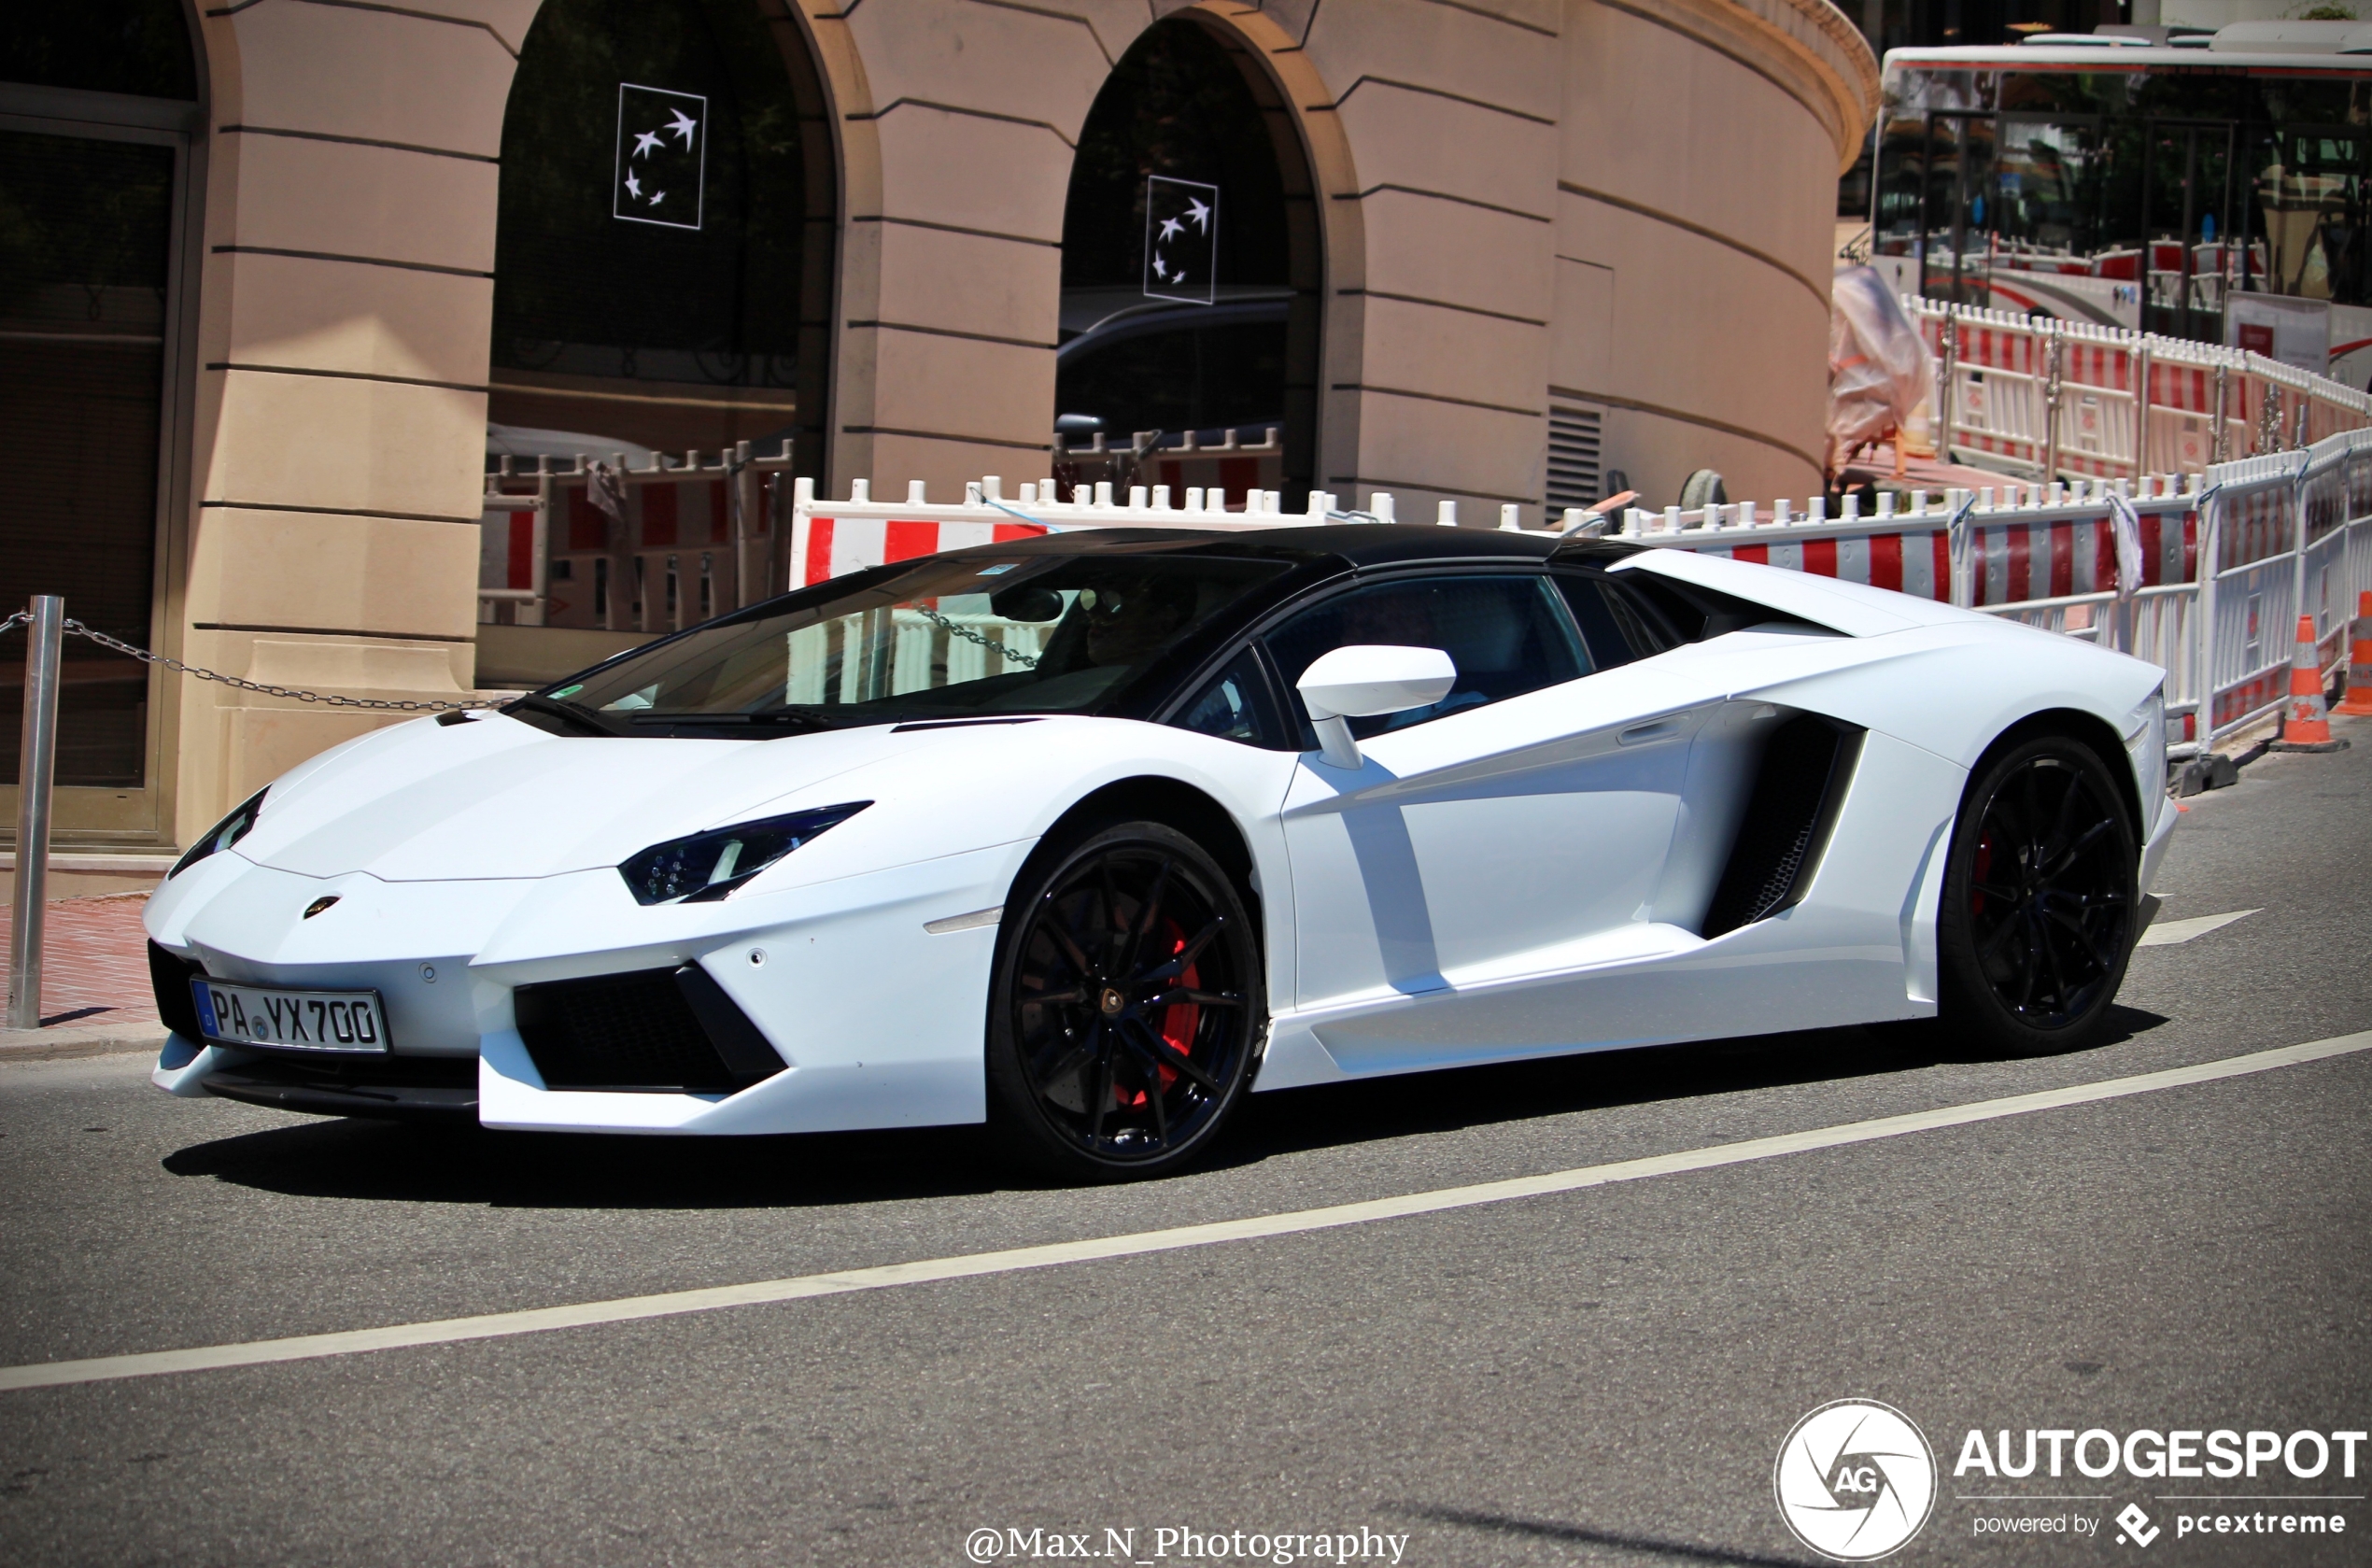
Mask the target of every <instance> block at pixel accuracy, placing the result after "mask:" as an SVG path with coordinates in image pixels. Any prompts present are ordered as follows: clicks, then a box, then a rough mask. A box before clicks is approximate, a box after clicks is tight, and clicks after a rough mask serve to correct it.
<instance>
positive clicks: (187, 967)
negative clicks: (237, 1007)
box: [148, 942, 205, 1045]
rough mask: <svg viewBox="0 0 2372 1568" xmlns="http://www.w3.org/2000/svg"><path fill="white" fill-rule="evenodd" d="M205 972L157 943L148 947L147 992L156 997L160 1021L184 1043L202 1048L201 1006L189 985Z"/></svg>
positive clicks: (152, 943) (203, 1039) (203, 1032)
mask: <svg viewBox="0 0 2372 1568" xmlns="http://www.w3.org/2000/svg"><path fill="white" fill-rule="evenodd" d="M204 973H205V969H204V968H201V967H200V966H198V965H196V964H192V963H191V962H190V960H188V959H187V958H176V957H175V956H174V955H173V954H171V953H169V952H167V951H166V950H165V949H163V948H162V947H159V946H158V945H157V944H156V943H154V942H150V943H149V944H148V988H149V989H150V990H151V991H154V992H155V993H156V996H157V1017H158V1018H159V1019H161V1020H162V1021H163V1024H164V1026H165V1027H166V1028H168V1029H170V1030H172V1031H173V1032H174V1033H175V1034H176V1035H179V1036H180V1037H181V1038H183V1039H185V1040H190V1041H192V1042H194V1043H197V1044H200V1045H203V1044H205V1031H204V1029H203V1028H202V1027H201V1026H200V1025H199V1024H198V1004H197V1001H196V999H195V998H194V997H192V996H191V995H190V982H191V981H192V980H194V979H196V978H197V977H198V976H199V975H202V974H204Z"/></svg>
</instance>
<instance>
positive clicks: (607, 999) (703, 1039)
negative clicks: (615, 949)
mask: <svg viewBox="0 0 2372 1568" xmlns="http://www.w3.org/2000/svg"><path fill="white" fill-rule="evenodd" d="M513 1002H514V1005H515V1008H516V1010H517V1014H518V1024H519V1038H520V1039H522V1040H523V1041H525V1042H526V1045H527V1050H528V1054H529V1056H531V1057H532V1058H534V1061H535V1069H536V1071H537V1072H539V1073H541V1074H543V1075H544V1084H545V1086H546V1087H548V1088H553V1089H613V1090H636V1091H648V1092H660V1093H675V1094H731V1093H733V1092H734V1091H736V1090H739V1089H745V1088H747V1087H749V1085H751V1084H752V1083H755V1082H756V1081H758V1080H759V1079H761V1078H766V1077H768V1076H769V1075H771V1074H773V1073H777V1072H780V1071H782V1070H783V1065H784V1064H783V1060H782V1058H781V1057H780V1056H778V1055H776V1054H775V1053H774V1051H773V1048H772V1047H770V1046H769V1045H767V1044H765V1041H764V1038H763V1037H761V1036H760V1035H759V1034H758V1032H757V1030H756V1027H755V1025H754V1024H751V1023H750V1022H749V1019H748V1017H747V1016H746V1015H744V1014H743V1013H742V1012H741V1010H740V1009H739V1008H737V1007H735V1006H734V1005H733V1002H732V999H731V998H730V997H728V996H726V995H725V993H724V991H723V990H722V989H721V988H719V987H718V986H717V984H716V982H714V981H713V980H711V979H710V978H709V976H708V973H707V971H706V970H703V969H701V968H699V966H698V965H692V964H687V965H685V966H684V967H683V968H676V969H641V970H637V971H635V972H634V973H632V974H622V975H600V976H597V977H595V978H593V979H589V980H565V981H556V982H551V983H549V984H544V985H523V986H521V987H519V989H518V991H517V992H516V993H515V996H514V997H513Z"/></svg>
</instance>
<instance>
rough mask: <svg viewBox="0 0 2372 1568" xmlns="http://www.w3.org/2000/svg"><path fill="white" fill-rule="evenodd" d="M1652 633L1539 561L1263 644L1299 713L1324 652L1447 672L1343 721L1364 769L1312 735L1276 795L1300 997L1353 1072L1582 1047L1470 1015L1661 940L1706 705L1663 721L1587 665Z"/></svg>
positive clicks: (1298, 624)
mask: <svg viewBox="0 0 2372 1568" xmlns="http://www.w3.org/2000/svg"><path fill="white" fill-rule="evenodd" d="M1609 594H1611V595H1612V600H1611V602H1610V601H1609V598H1608V595H1609ZM1575 608H1578V609H1580V610H1581V611H1583V612H1584V614H1582V616H1581V623H1582V628H1583V629H1588V632H1589V635H1588V638H1587V639H1585V638H1584V637H1582V636H1580V635H1577V634H1576V632H1577V628H1576V622H1575V617H1574V613H1573V612H1574V609H1575ZM1592 622H1595V623H1596V624H1595V625H1592V624H1591V623H1592ZM1665 635H1667V636H1668V634H1665ZM1658 639H1659V631H1658V629H1657V628H1656V627H1655V626H1654V625H1653V624H1652V614H1651V613H1649V612H1646V611H1645V607H1644V606H1641V605H1639V604H1637V603H1635V602H1633V601H1632V600H1631V598H1630V597H1629V596H1626V595H1624V594H1623V593H1622V592H1621V591H1620V590H1619V589H1616V588H1611V587H1610V586H1607V585H1603V584H1601V583H1600V582H1598V581H1597V580H1596V579H1594V578H1588V577H1581V576H1570V577H1569V576H1565V575H1563V574H1554V575H1552V574H1551V573H1547V572H1540V571H1536V570H1534V571H1507V570H1499V571H1473V572H1419V573H1412V574H1405V575H1399V576H1391V577H1385V578H1381V579H1378V580H1375V581H1371V582H1368V583H1364V584H1361V585H1359V586H1353V587H1350V588H1348V589H1347V590H1344V591H1342V592H1339V593H1337V594H1336V595H1334V596H1332V597H1330V598H1329V599H1327V600H1323V601H1321V602H1320V603H1319V604H1316V605H1313V606H1311V607H1309V608H1308V609H1306V610H1304V611H1303V612H1301V613H1300V614H1296V615H1294V616H1293V617H1292V618H1291V619H1290V620H1288V621H1287V622H1286V623H1284V624H1283V625H1281V626H1279V627H1278V628H1277V629H1274V630H1273V631H1271V632H1270V633H1268V635H1267V636H1266V638H1265V639H1264V642H1265V645H1266V648H1267V651H1268V653H1269V656H1270V658H1271V659H1272V661H1273V663H1274V665H1275V668H1276V670H1277V672H1278V675H1279V677H1280V678H1281V680H1282V684H1283V685H1284V687H1285V690H1286V692H1287V693H1288V696H1289V700H1292V701H1293V703H1294V706H1295V708H1296V709H1298V706H1299V704H1298V699H1293V698H1292V697H1291V693H1292V686H1293V683H1294V682H1295V681H1297V680H1298V679H1299V678H1300V675H1301V673H1302V671H1304V670H1305V669H1306V668H1307V667H1308V665H1309V663H1310V662H1311V661H1312V660H1314V659H1315V658H1317V657H1319V656H1320V654H1323V653H1326V652H1328V651H1329V650H1331V649H1333V648H1335V647H1340V646H1345V645H1348V644H1354V643H1400V644H1407V645H1415V646H1423V647H1437V648H1441V649H1443V650H1444V651H1446V652H1447V653H1448V655H1449V657H1450V658H1451V660H1452V662H1453V663H1454V664H1455V665H1456V666H1457V669H1458V682H1457V685H1455V686H1454V687H1453V688H1452V689H1451V691H1450V693H1449V695H1448V696H1447V698H1445V699H1443V700H1442V701H1441V702H1439V703H1436V704H1434V705H1433V707H1431V708H1428V709H1422V710H1418V711H1414V712H1411V713H1400V714H1393V715H1388V716H1385V717H1382V718H1374V719H1365V720H1359V721H1354V723H1353V726H1352V729H1353V733H1354V735H1356V736H1357V738H1358V739H1359V742H1360V746H1361V750H1362V763H1363V766H1362V768H1361V769H1360V770H1357V771H1355V772H1354V771H1350V770H1344V769H1339V768H1335V767H1333V766H1331V765H1329V764H1328V763H1327V762H1326V761H1325V760H1324V759H1323V757H1322V756H1320V755H1319V754H1318V752H1317V751H1316V750H1315V744H1316V742H1315V737H1314V736H1306V737H1305V743H1306V745H1307V746H1308V747H1309V748H1311V749H1308V750H1306V751H1305V752H1304V754H1303V755H1302V756H1301V757H1300V759H1299V764H1298V766H1297V767H1296V769H1295V770H1294V774H1293V778H1292V784H1291V786H1290V789H1289V792H1288V794H1287V797H1286V801H1285V806H1284V812H1283V818H1284V827H1285V839H1286V844H1287V849H1288V854H1289V856H1290V859H1291V864H1292V881H1293V903H1294V911H1295V940H1296V943H1297V954H1296V958H1297V962H1296V965H1295V971H1296V975H1297V977H1298V979H1297V995H1296V997H1295V1002H1296V1006H1297V1010H1299V1011H1300V1012H1302V1013H1304V1014H1306V1015H1307V1023H1308V1025H1309V1027H1310V1028H1311V1029H1312V1030H1313V1031H1314V1032H1315V1034H1316V1036H1317V1038H1319V1040H1320V1042H1321V1043H1322V1044H1323V1045H1324V1046H1325V1048H1326V1050H1327V1052H1329V1054H1331V1055H1332V1056H1333V1057H1334V1060H1335V1061H1336V1063H1337V1064H1338V1065H1339V1066H1340V1067H1342V1068H1343V1070H1345V1071H1348V1072H1352V1073H1358V1072H1362V1071H1404V1070H1408V1069H1410V1068H1412V1067H1423V1066H1427V1065H1432V1064H1435V1063H1447V1062H1452V1061H1459V1060H1470V1059H1475V1058H1477V1057H1481V1056H1489V1055H1494V1054H1504V1053H1505V1052H1506V1049H1507V1048H1508V1047H1510V1046H1515V1047H1517V1048H1518V1049H1522V1048H1530V1047H1533V1046H1537V1045H1540V1044H1546V1043H1555V1042H1560V1041H1574V1040H1576V1039H1577V1038H1586V1036H1587V1032H1588V1025H1587V1023H1586V1021H1582V1020H1576V1019H1568V1018H1557V1017H1546V1018H1539V1019H1532V1020H1530V1021H1528V1022H1526V1021H1521V1020H1519V1021H1518V1022H1517V1023H1516V1024H1513V1025H1511V1024H1510V1023H1509V1021H1508V1020H1507V1019H1506V1017H1505V1016H1504V1014H1505V1011H1506V1010H1505V1008H1504V1006H1499V1005H1494V1006H1490V1007H1478V1006H1476V1005H1475V1004H1476V1003H1478V1002H1481V1001H1483V1000H1485V999H1491V998H1496V996H1497V993H1499V992H1501V991H1503V990H1504V988H1505V986H1506V984H1507V982H1516V981H1521V980H1523V979H1524V978H1526V977H1532V976H1539V975H1544V974H1552V973H1556V972H1559V971H1560V970H1565V969H1569V968H1574V967H1575V966H1578V965H1582V964H1587V963H1589V962H1592V961H1593V957H1603V956H1604V955H1606V954H1618V953H1621V952H1625V951H1628V950H1630V949H1632V948H1639V947H1641V946H1642V945H1643V944H1644V945H1645V946H1648V947H1652V946H1653V945H1654V944H1655V943H1656V942H1658V941H1659V940H1662V939H1663V933H1664V932H1668V931H1669V929H1670V928H1668V927H1667V928H1663V931H1660V932H1659V930H1658V929H1656V928H1655V927H1656V925H1657V923H1656V921H1655V919H1654V916H1655V913H1656V908H1655V900H1656V894H1657V887H1658V882H1659V876H1660V873H1661V871H1662V869H1663V867H1664V864H1665V861H1666V858H1667V855H1669V853H1670V850H1671V846H1672V843H1673V834H1674V829H1675V826H1676V824H1677V821H1678V817H1679V814H1680V801H1681V790H1682V784H1683V783H1684V780H1685V778H1686V773H1687V755H1688V747H1689V742H1690V739H1691V737H1692V736H1693V734H1694V733H1695V729H1696V727H1697V726H1698V725H1699V724H1700V723H1701V718H1702V710H1701V708H1700V709H1699V710H1697V711H1690V710H1685V709H1684V710H1682V711H1680V712H1677V713H1674V712H1669V711H1666V709H1665V707H1664V706H1663V705H1662V704H1660V702H1659V698H1658V696H1657V693H1656V689H1655V683H1654V682H1653V680H1652V679H1645V680H1642V679H1631V680H1627V681H1624V680H1618V679H1617V678H1616V677H1612V676H1607V675H1603V674H1600V673H1597V672H1598V671H1605V670H1609V669H1611V668H1613V667H1614V666H1616V665H1619V664H1622V663H1624V662H1627V661H1629V660H1631V659H1632V658H1635V657H1637V656H1638V655H1639V654H1641V653H1652V652H1654V651H1656V650H1657V648H1658V647H1659V645H1660V644H1659V641H1658ZM1643 644H1644V645H1643ZM1293 716H1294V718H1295V719H1296V720H1297V721H1300V722H1302V723H1304V724H1305V725H1306V715H1305V714H1302V713H1299V712H1296V713H1295V714H1294V715H1293ZM1511 1028H1512V1030H1513V1033H1514V1034H1515V1035H1517V1036H1520V1037H1523V1038H1515V1039H1511V1038H1507V1037H1508V1036H1509V1033H1510V1030H1511Z"/></svg>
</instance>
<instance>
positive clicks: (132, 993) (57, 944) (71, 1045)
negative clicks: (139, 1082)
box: [0, 893, 164, 1062]
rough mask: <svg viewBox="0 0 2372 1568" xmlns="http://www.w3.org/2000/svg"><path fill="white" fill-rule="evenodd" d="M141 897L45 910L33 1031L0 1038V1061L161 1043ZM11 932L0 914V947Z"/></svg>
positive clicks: (79, 901)
mask: <svg viewBox="0 0 2372 1568" xmlns="http://www.w3.org/2000/svg"><path fill="white" fill-rule="evenodd" d="M147 903H148V896H147V895H146V894H144V893H135V894H120V895H117V896H115V897H104V898H60V899H57V900H55V901H53V902H51V903H50V904H49V905H48V906H47V910H46V915H45V922H44V929H43V940H42V965H41V1024H42V1026H41V1027H40V1028H38V1029H10V1030H4V1031H0V1061H11V1062H23V1061H42V1060H49V1059H55V1058H58V1057H65V1056H98V1055H105V1054H107V1053H108V1052H118V1051H153V1050H155V1049H156V1048H157V1046H158V1045H160V1044H162V1041H163V1039H164V1025H163V1024H161V1023H159V1022H158V1021H157V1004H156V997H155V996H154V994H153V993H152V992H151V991H150V989H149V985H148V936H147V934H146V933H145V932H143V931H142V930H141V928H140V911H141V910H142V908H143V907H144V906H145V905H146V904H147ZM12 926H13V920H12V917H11V911H8V910H7V909H5V908H0V946H5V944H6V942H7V939H8V936H9V934H10V932H11V928H12Z"/></svg>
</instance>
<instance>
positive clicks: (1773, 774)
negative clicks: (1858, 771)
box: [1704, 713, 1862, 939]
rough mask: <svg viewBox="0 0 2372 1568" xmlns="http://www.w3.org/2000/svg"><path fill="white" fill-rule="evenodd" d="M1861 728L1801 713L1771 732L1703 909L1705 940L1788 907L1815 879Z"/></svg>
mask: <svg viewBox="0 0 2372 1568" xmlns="http://www.w3.org/2000/svg"><path fill="white" fill-rule="evenodd" d="M1861 736H1862V731H1860V730H1858V729H1856V728H1853V727H1849V726H1845V725H1840V724H1835V723H1832V722H1830V721H1829V720H1828V719H1824V718H1818V717H1815V716H1814V715H1813V714H1810V713H1799V714H1797V715H1796V716H1795V717H1794V718H1791V719H1789V720H1788V721H1787V722H1786V723H1785V724H1783V725H1781V726H1780V727H1778V728H1777V729H1776V730H1774V731H1772V736H1771V739H1770V740H1769V741H1768V742H1765V743H1764V745H1763V750H1762V763H1761V766H1760V767H1759V768H1758V770H1756V773H1755V787H1754V794H1753V795H1751V796H1749V797H1748V798H1747V800H1746V814H1745V820H1744V821H1743V822H1742V823H1740V824H1739V825H1738V841H1737V842H1736V843H1734V844H1732V845H1731V846H1730V863H1729V864H1728V865H1727V866H1725V867H1723V868H1722V870H1721V885H1720V886H1718V887H1716V888H1715V889H1714V895H1713V906H1712V907H1711V908H1710V909H1708V910H1707V911H1705V930H1704V934H1705V936H1706V938H1707V939H1712V938H1715V937H1718V936H1721V935H1723V934H1724V933H1726V932H1730V931H1734V930H1736V929H1737V928H1738V927H1739V926H1741V925H1752V924H1753V923H1754V922H1756V921H1758V920H1767V919H1769V918H1770V917H1771V916H1772V915H1774V914H1777V913H1778V912H1779V911H1782V910H1785V909H1789V908H1792V907H1793V906H1794V905H1795V903H1796V902H1797V901H1798V900H1799V899H1800V898H1801V897H1803V896H1804V893H1805V892H1806V890H1808V889H1809V888H1810V887H1811V885H1812V874H1813V872H1814V871H1815V870H1817V869H1819V867H1820V854H1821V851H1822V850H1824V849H1825V848H1827V847H1828V830H1829V829H1830V828H1831V827H1832V826H1835V824H1836V820H1837V810H1838V808H1839V807H1840V806H1842V805H1843V803H1844V797H1845V784H1846V782H1847V781H1848V780H1850V779H1851V778H1852V777H1853V765H1854V761H1855V759H1856V758H1857V757H1858V756H1860V755H1861Z"/></svg>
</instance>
